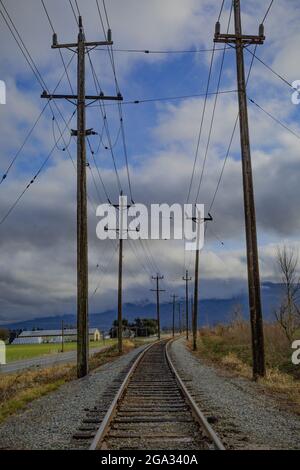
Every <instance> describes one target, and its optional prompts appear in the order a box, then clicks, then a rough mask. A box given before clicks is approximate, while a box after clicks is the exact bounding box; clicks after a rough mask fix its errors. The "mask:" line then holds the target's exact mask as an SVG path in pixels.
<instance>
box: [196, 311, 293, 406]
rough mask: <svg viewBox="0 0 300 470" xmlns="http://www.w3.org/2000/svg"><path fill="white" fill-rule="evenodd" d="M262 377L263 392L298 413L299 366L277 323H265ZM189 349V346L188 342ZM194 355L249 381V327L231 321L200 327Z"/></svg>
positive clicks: (239, 321)
mask: <svg viewBox="0 0 300 470" xmlns="http://www.w3.org/2000/svg"><path fill="white" fill-rule="evenodd" d="M264 334H265V353H266V367H267V375H266V378H264V379H260V380H259V383H260V385H262V387H263V390H265V392H270V393H273V394H274V393H275V394H276V396H277V398H279V399H281V401H282V403H285V404H286V405H289V404H290V405H292V406H293V410H294V411H296V412H297V413H299V414H300V367H299V365H293V364H292V361H291V356H292V352H293V351H292V349H291V343H290V342H289V340H288V339H287V337H286V335H285V333H284V331H283V329H282V328H281V327H280V325H279V324H278V323H273V324H265V325H264ZM188 346H189V348H191V343H189V345H188ZM197 347H198V349H197V351H196V352H194V354H195V355H196V356H197V357H199V358H201V359H204V360H206V361H207V362H208V363H212V364H214V365H217V366H219V367H220V368H221V369H222V371H223V372H227V373H229V374H232V375H235V376H241V377H245V378H247V379H250V380H251V379H252V352H251V334H250V325H249V323H248V322H246V321H245V320H243V319H242V318H235V319H234V320H233V321H232V322H231V324H230V325H226V326H225V325H217V326H215V327H214V328H202V329H201V331H200V332H199V337H198V340H197Z"/></svg>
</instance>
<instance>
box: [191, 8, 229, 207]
mask: <svg viewBox="0 0 300 470" xmlns="http://www.w3.org/2000/svg"><path fill="white" fill-rule="evenodd" d="M223 5H224V2H223ZM232 10H233V3H231V9H230V14H229V20H228V25H227V34H228V32H229V28H230V23H231V16H232ZM225 46H226V45H224V50H223V54H222V59H221V66H220V72H219V77H218V84H217V94H216V95H215V100H214V105H213V112H212V117H211V121H210V127H209V132H208V139H207V144H206V149H205V154H204V159H203V165H202V171H201V175H200V179H199V184H198V189H197V195H196V198H195V204H196V203H197V200H198V198H199V194H200V189H201V184H202V180H203V175H204V170H205V165H206V160H207V155H208V149H209V145H210V141H211V135H212V129H213V125H214V120H215V113H216V107H217V102H218V96H219V95H218V92H219V89H220V85H221V78H222V73H223V67H224V61H225V53H226V49H225Z"/></svg>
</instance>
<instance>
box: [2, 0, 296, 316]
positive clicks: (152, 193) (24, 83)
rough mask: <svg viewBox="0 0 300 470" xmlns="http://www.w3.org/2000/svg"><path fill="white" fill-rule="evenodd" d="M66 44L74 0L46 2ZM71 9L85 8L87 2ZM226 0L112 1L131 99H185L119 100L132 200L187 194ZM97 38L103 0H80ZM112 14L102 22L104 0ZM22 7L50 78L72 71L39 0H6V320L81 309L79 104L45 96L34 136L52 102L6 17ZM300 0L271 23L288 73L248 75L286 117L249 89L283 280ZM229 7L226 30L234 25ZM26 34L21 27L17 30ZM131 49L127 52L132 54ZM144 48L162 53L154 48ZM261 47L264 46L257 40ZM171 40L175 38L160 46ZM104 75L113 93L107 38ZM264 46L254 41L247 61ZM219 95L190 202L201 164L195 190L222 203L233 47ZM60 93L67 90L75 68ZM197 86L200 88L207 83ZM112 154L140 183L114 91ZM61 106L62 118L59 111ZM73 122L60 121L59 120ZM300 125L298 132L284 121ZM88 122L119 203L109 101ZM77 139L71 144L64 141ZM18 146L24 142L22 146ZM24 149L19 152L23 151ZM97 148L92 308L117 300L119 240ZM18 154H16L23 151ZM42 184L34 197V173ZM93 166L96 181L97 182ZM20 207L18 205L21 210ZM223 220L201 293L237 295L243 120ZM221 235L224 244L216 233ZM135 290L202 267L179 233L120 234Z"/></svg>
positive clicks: (90, 35)
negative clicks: (111, 225) (101, 229)
mask: <svg viewBox="0 0 300 470" xmlns="http://www.w3.org/2000/svg"><path fill="white" fill-rule="evenodd" d="M44 3H45V5H46V8H47V11H48V14H49V17H50V20H51V22H52V24H53V27H54V29H55V31H56V32H57V34H58V40H59V41H60V42H74V41H76V36H77V25H76V21H75V18H74V15H73V12H72V9H71V6H70V2H69V1H68V0H60V1H58V0H51V1H50V0H45V2H44ZM71 3H72V6H73V7H74V10H75V11H76V6H75V2H74V1H73V0H72V2H71ZM221 3H222V2H221V0H218V1H216V0H184V1H183V0H164V1H163V2H162V1H159V0H148V1H146V0H126V1H124V0H123V1H121V0H106V6H107V13H108V17H109V23H110V26H111V28H112V33H113V40H114V49H115V53H114V59H115V66H116V74H117V79H118V83H119V87H120V90H121V92H122V95H123V97H124V101H125V102H128V101H129V102H130V101H135V100H148V99H149V100H152V99H156V98H170V97H186V98H181V99H179V98H178V99H173V100H160V101H149V102H144V103H140V104H124V105H123V106H122V112H123V118H124V119H123V122H124V129H125V136H126V143H127V154H128V160H129V170H130V177H131V184H132V193H133V199H134V201H135V202H141V203H145V204H147V205H148V204H151V203H162V202H167V203H184V202H186V198H187V194H188V189H189V183H190V181H191V175H192V168H193V162H194V158H195V152H196V146H197V138H198V134H199V126H200V123H201V117H202V112H203V106H204V97H203V96H201V95H202V94H203V93H204V92H205V90H206V86H207V78H208V73H209V67H210V63H211V55H212V53H211V52H210V51H208V52H196V53H193V52H185V53H178V51H193V50H198V51H199V50H201V49H209V50H210V49H211V48H212V46H213V34H214V25H215V22H216V20H217V18H218V14H219V11H220V7H221ZM241 4H242V11H243V15H242V20H243V26H244V32H245V34H246V33H248V34H257V32H258V25H259V23H260V22H261V21H262V19H263V17H264V15H265V12H266V10H267V8H268V6H269V4H270V1H269V0H264V1H261V0H248V1H247V2H246V1H242V2H241ZM78 6H79V9H80V12H81V14H82V17H83V21H84V29H85V34H86V38H87V40H89V41H93V40H103V31H102V27H101V22H100V17H99V14H98V10H97V5H96V1H95V0H85V1H83V0H78ZM99 7H100V11H101V14H102V17H103V20H104V24H105V26H106V23H105V22H106V20H105V13H104V10H103V5H102V1H101V0H100V1H99ZM230 7H231V1H230V0H225V5H224V9H223V12H222V15H221V28H222V31H223V32H226V30H227V27H228V20H229V15H230V13H229V12H230ZM5 9H6V12H7V13H8V14H9V15H10V17H11V19H12V21H13V23H14V26H15V27H16V29H17V31H18V33H19V34H20V37H21V38H22V41H23V43H24V45H25V46H26V48H27V50H28V52H29V53H30V55H31V57H32V59H33V60H34V63H35V65H36V67H37V68H38V71H39V73H40V75H41V77H42V80H43V81H44V82H45V84H46V86H47V88H48V89H50V90H54V89H55V87H56V86H57V83H58V82H59V81H60V79H61V77H62V76H63V74H64V66H63V63H62V60H61V57H60V54H59V52H58V51H57V50H52V49H51V41H52V30H51V27H50V24H49V22H48V19H47V16H46V14H45V11H44V9H43V6H42V2H41V1H40V0H10V1H8V0H2V1H1V2H0V12H1V14H0V25H1V27H0V59H1V60H0V79H1V80H4V81H5V83H6V87H7V103H6V105H0V123H1V124H0V135H1V139H0V152H1V159H0V172H1V175H2V174H6V173H7V169H8V168H9V172H8V173H7V177H6V178H5V179H4V180H3V181H2V183H1V185H0V252H1V262H0V320H1V321H13V320H19V319H27V318H31V317H36V316H46V315H54V314H62V313H72V312H74V311H75V309H76V297H75V294H76V239H75V234H76V169H75V168H74V166H73V163H72V159H73V160H74V159H75V161H76V142H75V141H74V139H70V137H69V134H68V129H67V130H66V132H65V133H64V137H65V143H63V142H62V141H59V142H58V144H57V146H56V147H55V149H54V151H53V152H52V154H51V155H50V157H49V159H48V160H47V161H46V163H45V165H44V166H43V167H42V170H41V171H40V172H39V169H40V167H41V166H42V165H43V162H44V161H45V159H46V158H47V156H48V155H49V154H50V152H51V149H52V148H53V146H54V144H55V142H57V140H58V138H59V135H60V131H59V129H61V130H63V129H64V127H65V123H64V120H66V121H67V122H68V123H69V127H70V128H76V119H75V117H73V118H72V114H73V113H74V105H73V104H72V103H69V102H63V101H59V102H57V106H55V105H54V104H53V103H52V104H51V106H50V105H48V106H46V109H45V110H44V112H43V114H42V116H41V118H40V119H39V121H38V123H37V125H36V126H35V128H34V130H33V132H32V133H31V134H30V137H29V138H28V139H27V141H26V143H25V145H23V142H24V139H25V138H26V136H27V135H28V133H29V131H30V130H31V129H32V126H33V125H34V123H35V121H36V119H37V118H38V117H39V114H40V113H41V111H42V109H43V107H44V106H45V105H46V102H45V100H42V99H41V98H40V94H41V91H42V88H43V87H42V86H41V83H39V81H38V80H37V78H36V77H35V75H34V74H33V72H32V70H31V68H30V67H29V65H28V63H27V61H26V60H25V58H24V56H23V55H22V53H21V52H20V49H19V48H18V45H17V43H16V41H15V39H14V38H13V36H12V34H11V32H10V31H9V29H8V27H7V25H6V23H5V21H4V18H3V16H2V15H4V17H5V18H6V19H7V18H8V17H7V13H6V12H5ZM299 22H300V5H299V2H298V1H297V0H274V3H273V6H272V8H271V10H270V12H269V14H268V16H267V18H266V21H265V34H266V42H265V44H264V45H263V46H259V47H258V49H257V56H258V57H259V58H261V59H262V61H263V62H265V63H266V64H267V65H269V66H270V67H271V68H272V69H274V70H275V71H276V72H277V73H278V74H279V75H280V76H281V77H283V78H284V79H285V80H286V82H284V81H283V80H281V79H280V78H278V77H277V76H276V75H275V74H274V73H272V72H271V71H270V70H269V69H268V68H267V67H265V66H264V65H263V64H262V63H261V62H260V61H259V60H257V59H255V60H254V62H253V67H252V69H251V75H250V78H249V82H248V96H249V97H250V98H251V99H254V100H255V102H256V103H257V104H259V105H260V106H261V107H262V108H263V109H264V110H265V111H267V112H268V113H270V114H271V115H272V116H273V117H274V118H276V119H277V120H279V121H280V122H281V123H282V124H283V125H280V124H279V123H278V122H275V121H274V120H272V119H271V118H270V116H268V115H267V114H266V113H265V112H263V111H262V110H261V109H260V108H258V107H257V106H255V105H254V104H252V103H251V102H249V120H250V135H251V147H252V161H253V172H254V185H255V198H256V209H257V224H258V238H259V254H260V269H261V277H262V280H269V281H277V280H278V273H277V272H276V269H275V253H276V247H277V246H278V245H279V244H283V243H285V244H289V245H294V246H296V247H297V246H298V245H299V236H298V234H299V229H300V219H299V216H298V213H299V193H300V186H299V139H300V125H299V117H300V113H299V106H296V105H294V104H292V102H291V95H292V89H291V87H290V86H289V85H288V83H292V82H293V81H294V80H297V79H299V80H300V70H299V65H298V63H299V61H298V60H297V59H298V55H299V51H298V44H299V40H300V32H299ZM232 28H233V21H232V20H231V24H230V30H231V31H232ZM15 35H16V33H15ZM221 48H222V45H217V47H216V49H217V50H216V51H215V54H214V60H213V65H212V75H211V82H210V88H209V91H210V92H212V93H213V92H214V91H216V89H217V85H218V78H219V74H220V66H221V62H222V55H223V52H222V50H219V49H221ZM128 50H131V52H128ZM133 50H137V51H140V50H151V51H156V53H150V54H145V53H142V52H132V51H133ZM250 50H253V49H252V48H250ZM159 51H168V52H165V53H158V52H159ZM62 54H63V58H64V61H65V63H66V64H69V62H70V64H69V70H68V73H69V77H70V81H71V86H72V88H75V87H76V58H74V57H73V53H72V51H68V50H67V51H65V50H64V51H63V52H62ZM90 58H91V61H92V64H93V67H94V71H95V74H96V75H97V77H98V82H99V84H100V86H101V89H102V90H103V91H104V93H105V94H115V93H116V89H115V82H114V76H113V73H112V67H111V63H110V60H109V56H108V54H107V51H106V50H94V51H92V52H91V53H90ZM251 58H252V55H251V53H250V52H248V51H245V62H246V67H247V70H248V69H249V64H250V61H251ZM86 70H87V92H89V93H92V94H94V93H95V84H94V81H93V74H92V73H91V64H90V61H89V59H88V57H87V58H86ZM220 90H222V91H229V90H232V92H231V93H224V94H220V95H219V96H218V99H217V103H216V112H215V119H214V122H213V127H212V133H211V139H210V145H209V148H208V151H207V157H206V162H205V166H204V167H203V163H204V157H205V153H206V146H207V141H208V136H209V129H210V124H211V118H212V113H213V108H214V103H215V95H213V94H212V95H209V97H208V100H207V106H206V112H205V116H204V121H203V132H202V135H201V140H200V145H199V153H198V158H197V163H196V173H195V178H194V180H193V185H192V191H191V197H190V201H191V202H195V197H196V193H197V188H198V183H199V179H200V175H201V173H202V171H203V178H202V184H201V187H200V194H199V198H198V202H201V203H204V204H205V205H206V210H207V209H208V208H209V207H210V205H211V202H212V198H213V195H214V192H215V189H216V185H217V182H218V180H219V176H220V172H221V170H222V167H223V163H224V158H225V156H226V152H227V148H228V145H229V142H230V137H231V134H232V130H233V126H234V122H235V120H236V116H237V95H236V93H235V91H234V90H236V74H235V55H234V50H233V49H231V48H229V49H228V50H226V53H225V59H224V66H223V72H222V76H221V82H220ZM57 92H58V93H70V83H69V82H68V79H67V77H66V75H64V76H63V78H62V80H61V81H60V84H59V86H58V88H57ZM196 95H200V96H196ZM106 116H107V122H108V125H109V130H110V136H111V142H112V145H113V155H114V158H115V161H116V166H117V171H118V175H119V178H120V181H121V186H122V189H123V190H124V193H126V194H128V195H129V192H128V180H127V172H126V166H125V155H124V148H123V142H122V133H120V115H119V113H118V107H117V106H116V105H115V103H110V104H107V106H106ZM53 117H54V120H53ZM63 119H64V120H63ZM284 126H286V127H287V128H288V129H290V131H293V132H290V131H289V130H288V129H286V128H285V127H284ZM87 127H91V128H92V127H93V128H94V130H95V131H97V132H98V133H99V135H100V136H101V135H103V138H102V141H101V140H100V138H99V135H98V136H94V137H91V138H90V144H91V148H92V150H93V151H94V152H95V155H94V157H95V160H96V162H97V167H98V170H99V173H100V175H101V177H102V180H103V182H104V185H105V189H106V191H107V193H108V196H109V198H110V200H111V201H113V202H116V201H117V198H118V191H119V189H118V185H117V179H116V172H115V171H114V166H113V161H112V153H111V151H110V150H109V149H106V148H105V147H108V146H109V145H108V140H107V135H106V133H105V132H103V118H102V115H101V112H100V110H99V108H98V107H90V108H88V110H87ZM66 146H68V147H67V151H63V148H64V147H66ZM21 147H22V149H21V151H20V152H19V149H20V148H21ZM15 156H16V158H14V157H15ZM87 157H88V160H89V161H90V167H91V170H92V171H89V170H88V171H87V176H88V193H89V261H90V265H89V271H90V311H91V312H101V311H103V310H105V309H107V308H115V307H116V303H117V297H116V289H117V250H116V246H115V244H114V243H113V242H103V241H99V240H98V239H97V238H96V231H95V227H96V224H97V218H96V213H95V208H96V206H97V205H98V204H99V203H100V202H107V194H105V192H104V189H103V186H102V184H101V182H100V179H99V175H98V170H97V168H96V167H95V164H94V160H93V157H92V155H91V151H90V148H89V146H88V149H87ZM12 161H13V165H12V166H11V167H10V164H11V162H12ZM37 172H39V173H38V176H37V177H36V179H35V180H34V183H33V184H32V185H30V187H29V188H28V190H26V191H25V193H24V194H23V195H22V197H21V198H20V200H19V201H18V203H17V205H16V206H14V203H15V201H16V200H17V198H18V197H19V196H20V195H21V194H22V192H23V191H24V189H25V188H26V186H27V185H28V183H29V182H30V181H31V180H32V178H33V176H34V175H36V174H37ZM93 177H94V179H93ZM11 209H12V210H11ZM211 212H212V215H213V217H214V221H213V222H212V223H211V224H210V226H209V227H208V230H207V237H206V243H205V248H204V250H203V251H202V252H201V260H200V266H201V267H200V275H201V290H200V292H201V296H202V298H211V297H230V296H232V295H236V294H238V293H240V292H241V291H243V290H244V289H245V288H246V283H245V281H246V264H245V261H246V260H245V235H244V216H243V197H242V174H241V160H240V147H239V129H238V128H237V131H236V133H235V136H234V139H233V142H232V146H231V149H230V152H229V155H228V158H227V161H226V165H225V169H224V173H223V177H222V180H221V184H220V187H219V190H218V193H217V196H216V199H215V201H214V205H213V208H212V210H211ZM220 241H223V244H221V243H220ZM124 250H125V253H124V301H128V302H129V301H130V302H131V301H134V302H144V301H147V299H151V300H152V296H153V293H151V292H150V291H149V289H151V287H152V285H151V280H150V277H151V275H152V274H155V272H156V271H158V272H160V273H162V274H164V277H165V279H164V288H165V289H166V293H165V294H164V297H163V299H164V300H165V301H168V300H169V296H170V295H171V294H172V293H173V292H175V293H178V294H180V295H182V294H183V283H182V280H181V277H182V275H183V273H184V271H185V269H187V268H188V269H189V270H190V273H191V274H192V270H193V263H194V260H193V255H191V254H190V253H185V252H184V248H183V243H182V242H176V241H164V240H162V241H152V242H150V241H144V242H143V243H140V242H138V241H134V242H133V241H129V242H125V244H124Z"/></svg>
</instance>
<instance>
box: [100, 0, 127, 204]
mask: <svg viewBox="0 0 300 470" xmlns="http://www.w3.org/2000/svg"><path fill="white" fill-rule="evenodd" d="M102 4H103V9H104V14H105V19H106V23H107V28H108V31H111V28H110V22H109V17H108V13H107V8H106V4H105V1H104V0H102ZM96 5H97V10H98V14H99V18H100V23H101V27H102V30H103V33H104V35H106V33H105V28H104V23H103V19H102V15H101V10H100V6H99V1H98V0H96ZM107 51H108V55H109V58H110V62H111V66H112V71H113V75H114V80H115V86H116V92H117V93H120V87H119V84H118V79H117V73H116V65H115V60H114V53H113V49H112V47H111V46H107ZM118 112H119V118H120V124H121V135H122V144H123V151H124V157H125V165H126V173H127V179H128V189H129V194H130V198H131V202H133V193H132V183H131V178H130V171H129V163H128V150H127V143H126V135H125V127H124V117H123V111H122V107H121V106H120V103H119V105H118Z"/></svg>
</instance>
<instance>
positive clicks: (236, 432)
mask: <svg viewBox="0 0 300 470" xmlns="http://www.w3.org/2000/svg"><path fill="white" fill-rule="evenodd" d="M171 357H172V360H174V364H175V365H176V368H177V370H178V372H179V373H180V375H181V377H182V379H184V380H185V381H186V385H187V386H188V388H189V390H190V391H191V392H192V394H193V395H194V398H195V399H196V401H197V403H198V404H199V405H200V408H201V409H202V410H203V411H204V414H205V415H206V416H207V417H208V419H209V421H210V422H211V425H212V426H213V428H214V430H215V431H216V432H217V433H218V434H219V436H220V437H221V438H222V439H223V442H224V444H225V446H226V447H227V448H234V449H300V417H299V416H298V415H296V414H294V413H292V412H289V411H286V410H283V409H281V407H280V405H279V402H277V401H276V400H275V399H273V398H272V397H270V396H269V395H266V394H264V393H263V391H262V389H261V387H260V385H258V384H256V383H254V382H251V381H249V380H247V379H243V378H238V377H228V376H225V374H223V373H222V371H221V370H218V369H216V368H214V367H212V366H209V365H206V364H205V363H203V362H202V361H201V360H200V359H198V358H196V357H194V356H193V354H192V353H191V352H190V351H189V350H188V349H187V348H186V345H185V341H184V340H183V339H180V340H177V341H175V342H174V343H172V345H171Z"/></svg>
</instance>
